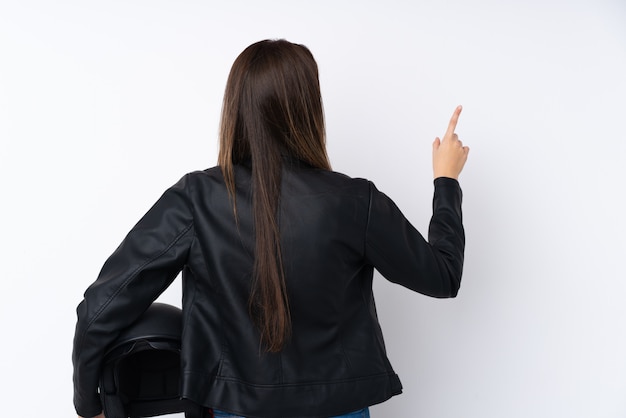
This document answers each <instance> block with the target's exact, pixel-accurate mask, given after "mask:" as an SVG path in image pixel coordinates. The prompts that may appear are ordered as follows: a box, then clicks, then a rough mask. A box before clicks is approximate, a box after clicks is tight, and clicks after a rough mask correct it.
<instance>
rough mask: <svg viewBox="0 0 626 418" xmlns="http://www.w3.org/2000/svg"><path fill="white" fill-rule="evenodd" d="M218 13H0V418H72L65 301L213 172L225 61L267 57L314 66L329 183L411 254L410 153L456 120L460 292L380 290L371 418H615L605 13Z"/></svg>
mask: <svg viewBox="0 0 626 418" xmlns="http://www.w3.org/2000/svg"><path fill="white" fill-rule="evenodd" d="M222 3H223V4H218V2H217V1H214V2H210V1H204V2H202V1H155V0H151V1H106V2H85V1H79V0H68V1H59V2H48V1H43V0H41V1H31V0H26V1H24V0H15V1H11V0H9V1H7V0H5V1H3V2H2V3H0V139H1V141H2V147H1V149H0V170H1V172H0V174H1V175H0V182H1V183H0V191H1V193H2V205H1V207H2V209H1V210H2V216H1V217H0V227H1V231H2V248H1V251H0V254H1V263H2V264H1V266H2V278H1V279H0V297H1V298H2V303H1V304H0V321H1V324H0V325H1V327H0V329H1V330H2V344H1V346H2V347H1V348H0V350H2V355H1V356H0V376H2V379H1V380H0V385H1V386H2V387H1V390H0V393H2V400H3V402H2V406H1V408H2V412H0V413H1V415H2V416H35V415H40V414H46V415H49V416H54V417H62V416H72V415H73V407H72V403H71V396H72V392H71V390H72V387H71V361H70V353H71V340H72V336H73V327H74V321H75V316H74V309H75V306H76V304H77V303H78V302H79V301H80V299H81V295H82V292H83V291H84V289H85V288H86V286H87V285H88V284H89V283H91V282H92V281H93V280H94V279H95V277H96V275H97V273H98V271H99V269H100V267H101V265H102V263H103V262H104V260H105V258H106V257H107V256H108V255H109V254H110V252H111V251H112V250H113V249H114V248H115V247H116V246H117V244H118V243H119V241H120V240H121V239H122V237H123V236H124V234H125V233H126V232H127V230H128V229H129V228H130V227H131V226H132V225H133V224H134V223H135V222H136V221H137V220H138V218H139V217H140V216H141V215H142V214H143V213H144V212H145V211H146V210H147V209H148V207H149V206H150V205H151V204H152V203H153V202H154V201H155V200H156V198H158V196H159V195H160V194H161V192H162V191H163V190H164V189H165V188H166V187H168V186H170V185H171V184H173V183H174V182H175V181H176V180H177V179H178V178H179V177H181V176H182V175H183V174H184V173H185V172H187V171H191V170H195V169H200V168H205V167H208V166H212V165H214V163H215V160H216V152H217V142H216V136H217V135H216V134H217V123H218V117H219V109H220V103H221V96H222V92H223V88H224V84H225V81H226V75H227V72H228V70H229V68H230V65H231V64H232V61H233V60H234V58H235V57H236V56H237V55H238V53H239V52H240V51H241V50H243V48H244V47H246V46H247V45H248V44H250V43H252V42H255V41H257V40H260V39H264V38H276V37H284V38H287V39H289V40H292V41H296V42H300V43H304V44H306V45H308V46H309V47H310V48H311V50H312V51H313V53H314V55H315V56H316V58H317V60H318V63H319V66H320V71H321V82H322V88H323V94H324V101H325V109H326V115H327V124H328V146H329V152H330V155H331V160H332V163H333V165H334V168H335V169H336V170H338V171H343V172H346V173H347V174H350V175H353V176H362V177H367V178H370V179H372V180H374V181H375V182H376V184H377V185H378V187H379V188H381V189H382V190H384V191H386V192H387V194H389V195H390V196H391V197H392V198H393V199H394V200H395V201H396V202H397V203H398V205H399V206H400V207H401V208H402V209H403V210H404V212H405V213H406V215H407V216H408V217H409V219H411V221H412V222H413V223H414V224H415V225H416V226H417V227H418V228H419V229H421V230H422V231H424V232H426V227H427V224H428V219H429V215H430V200H431V193H432V186H431V170H430V145H431V142H432V140H433V138H434V137H435V136H437V135H441V134H442V133H443V131H444V130H445V127H446V124H447V121H448V118H449V116H450V114H451V112H452V110H453V109H454V107H455V106H456V105H457V104H463V105H464V112H463V114H462V117H461V121H460V124H459V128H458V133H459V135H460V137H461V139H462V140H463V141H464V142H465V143H466V144H468V145H470V147H471V149H472V150H471V153H470V159H469V162H468V164H467V166H466V169H465V171H464V173H463V174H462V177H461V183H462V187H463V189H464V193H465V202H464V211H465V212H464V214H465V224H466V232H467V253H466V257H467V258H466V268H465V275H464V281H463V285H462V289H461V292H460V295H459V297H458V298H457V299H455V300H434V299H429V298H426V297H424V296H420V295H416V294H412V293H410V292H408V291H406V290H405V289H402V288H399V287H397V286H394V285H391V284H388V283H387V282H385V281H384V279H382V278H380V277H379V280H378V281H377V282H376V291H377V301H378V305H379V306H378V307H379V314H380V317H381V322H382V325H383V329H384V331H385V336H386V341H387V346H388V351H389V354H390V357H391V359H392V363H393V364H394V366H395V367H396V370H397V371H398V373H399V374H400V376H401V379H402V381H403V383H404V388H405V393H404V394H403V395H402V396H399V397H395V398H393V399H392V400H390V401H389V402H387V403H385V404H383V405H380V406H376V407H374V408H373V409H372V412H373V416H374V417H428V418H448V417H476V418H479V417H480V418H490V417H494V418H496V417H498V418H499V417H555V416H558V417H624V416H626V395H625V394H626V325H624V323H625V319H626V304H625V303H623V302H622V301H621V298H622V297H623V294H624V292H625V291H626V284H625V279H626V274H625V273H624V258H625V257H626V238H625V237H626V226H625V221H624V213H626V208H625V204H624V197H623V195H624V191H625V186H624V180H625V179H626V178H625V177H626V176H625V175H624V169H623V166H624V160H625V159H626V146H625V142H626V138H625V137H624V126H623V125H624V123H623V122H624V120H626V118H625V117H624V114H625V111H626V105H625V103H626V81H625V80H626V77H625V76H624V75H625V74H626V4H625V3H624V2H623V1H622V0H613V1H611V0H593V1H592V0H589V1H571V0H569V1H565V0H563V1H558V0H527V1H519V2H515V1H511V0H509V1H495V0H476V1H460V0H455V1H446V2H443V1H435V0H429V1H417V0H416V1H399V0H396V1H391V0H387V1H385V2H381V1H380V2H370V1H358V2H357V1H343V2H342V1H320V0H316V1H298V2H295V1H276V0H267V1H264V2H257V1H245V2H244V1H239V2H236V1H232V2H222ZM178 286H179V283H178V282H176V283H175V288H172V289H170V290H168V292H167V293H166V294H165V295H164V296H163V299H164V300H166V301H169V302H171V303H174V304H178V299H179V297H180V289H178V288H177V287H178ZM25 408H26V410H27V411H24V409H25Z"/></svg>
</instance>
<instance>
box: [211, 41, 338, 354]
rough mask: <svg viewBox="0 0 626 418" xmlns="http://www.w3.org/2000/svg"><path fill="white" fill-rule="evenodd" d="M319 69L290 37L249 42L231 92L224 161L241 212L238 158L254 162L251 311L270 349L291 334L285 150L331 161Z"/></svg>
mask: <svg viewBox="0 0 626 418" xmlns="http://www.w3.org/2000/svg"><path fill="white" fill-rule="evenodd" d="M325 141H326V138H325V129H324V112H323V108H322V98H321V93H320V86H319V78H318V69H317V64H316V62H315V59H314V58H313V55H312V54H311V52H310V51H309V50H308V49H307V48H306V47H305V46H303V45H298V44H293V43H291V42H287V41H285V40H265V41H261V42H257V43H255V44H252V45H250V46H249V47H247V48H246V49H245V50H244V51H243V52H242V53H241V54H240V55H239V56H238V57H237V59H236V60H235V62H234V64H233V66H232V68H231V70H230V74H229V76H228V82H227V84H226V91H225V93H224V103H223V108H222V119H221V125H220V151H219V156H218V164H219V166H220V167H221V169H222V173H223V175H224V179H225V182H226V187H227V188H228V193H229V196H230V197H231V201H232V204H233V212H234V216H235V217H237V209H236V208H237V206H236V201H235V188H236V184H235V175H234V167H233V166H234V165H235V164H238V163H241V162H243V161H245V160H250V161H251V163H252V208H253V212H254V228H255V252H254V271H253V279H252V284H251V293H250V304H249V308H250V315H251V316H252V318H253V319H254V321H255V323H256V325H257V327H258V328H259V331H260V334H261V342H262V343H264V344H265V346H266V349H267V350H268V351H271V352H278V351H281V350H282V348H283V347H284V345H285V344H286V343H287V341H288V339H289V336H290V334H291V315H290V310H289V300H288V296H287V288H286V284H285V273H284V270H283V262H282V252H281V246H280V231H279V225H278V221H277V214H278V203H279V198H280V183H281V172H282V165H283V160H284V158H285V156H288V157H290V158H297V159H299V160H302V161H304V162H306V163H307V164H309V165H311V166H313V167H316V168H322V169H327V170H329V169H330V163H329V161H328V155H327V154H326V144H325Z"/></svg>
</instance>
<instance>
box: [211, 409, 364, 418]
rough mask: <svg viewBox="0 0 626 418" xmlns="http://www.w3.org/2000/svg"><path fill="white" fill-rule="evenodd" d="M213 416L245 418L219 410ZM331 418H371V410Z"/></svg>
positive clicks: (216, 417) (214, 411)
mask: <svg viewBox="0 0 626 418" xmlns="http://www.w3.org/2000/svg"><path fill="white" fill-rule="evenodd" d="M213 416H214V417H215V418H245V417H242V416H239V415H233V414H229V413H228V412H223V411H218V410H217V409H214V410H213ZM330 418H370V410H369V408H364V409H361V410H360V411H354V412H350V413H349V414H343V415H336V416H334V417H330Z"/></svg>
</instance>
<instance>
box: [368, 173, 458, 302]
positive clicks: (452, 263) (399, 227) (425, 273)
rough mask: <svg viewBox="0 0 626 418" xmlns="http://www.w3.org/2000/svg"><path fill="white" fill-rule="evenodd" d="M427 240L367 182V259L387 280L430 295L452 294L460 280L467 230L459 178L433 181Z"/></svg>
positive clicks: (385, 197) (452, 295)
mask: <svg viewBox="0 0 626 418" xmlns="http://www.w3.org/2000/svg"><path fill="white" fill-rule="evenodd" d="M434 185H435V193H434V197H433V216H432V218H431V220H430V226H429V230H428V241H426V240H425V239H424V238H423V236H422V235H421V234H420V233H419V232H418V231H417V230H416V229H415V228H414V227H413V225H411V224H410V223H409V221H408V220H407V219H406V218H405V217H404V215H403V214H402V212H401V211H400V210H399V209H398V207H397V206H396V205H395V204H394V203H393V201H392V200H391V199H389V198H388V197H387V196H385V195H384V194H383V193H381V192H380V191H378V190H377V189H376V187H375V186H374V185H373V184H372V183H370V203H369V215H368V225H367V231H366V248H365V254H366V259H367V260H368V261H369V262H370V263H371V264H372V265H373V266H374V267H375V268H376V269H377V270H378V271H379V272H380V273H381V274H382V275H383V276H384V277H385V278H386V279H387V280H389V281H391V282H394V283H398V284H400V285H402V286H405V287H407V288H409V289H411V290H414V291H416V292H419V293H423V294H425V295H428V296H434V297H441V298H444V297H455V296H456V295H457V292H458V290H459V287H460V285H461V275H462V272H463V252H464V249H465V233H464V230H463V219H462V214H461V200H462V193H461V188H460V186H459V183H458V181H456V180H454V179H450V178H445V177H441V178H437V179H435V181H434Z"/></svg>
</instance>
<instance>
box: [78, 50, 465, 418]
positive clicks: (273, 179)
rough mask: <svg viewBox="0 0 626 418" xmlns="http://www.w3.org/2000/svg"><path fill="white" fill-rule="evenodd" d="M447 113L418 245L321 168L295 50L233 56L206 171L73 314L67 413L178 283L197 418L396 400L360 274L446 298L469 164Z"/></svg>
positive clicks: (302, 66)
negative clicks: (113, 349) (131, 329)
mask: <svg viewBox="0 0 626 418" xmlns="http://www.w3.org/2000/svg"><path fill="white" fill-rule="evenodd" d="M460 112H461V108H460V107H458V108H457V109H456V110H455V112H454V114H453V116H452V119H451V121H450V125H449V126H448V130H447V132H446V134H445V135H444V137H443V139H442V140H439V138H437V139H435V142H434V143H433V170H434V176H435V181H434V183H435V193H434V202H433V217H432V220H431V223H430V228H429V236H428V242H427V241H426V240H424V238H423V237H422V236H421V235H420V233H419V232H418V231H417V230H415V229H414V228H413V227H412V226H411V224H410V223H409V222H408V221H407V220H406V218H405V217H404V216H403V215H402V213H401V212H400V210H399V209H398V208H397V207H396V206H395V204H394V203H393V202H392V201H391V200H390V199H389V198H388V197H387V196H385V195H384V194H383V193H381V192H379V191H378V190H377V189H376V187H375V186H374V185H373V184H372V183H371V182H368V181H367V180H363V179H352V178H349V177H347V176H344V175H342V174H339V173H335V172H332V171H330V164H329V162H328V157H327V155H326V149H325V133H324V118H323V110H322V102H321V96H320V88H319V81H318V72H317V65H316V63H315V60H314V59H313V56H312V55H311V53H310V52H309V50H308V49H307V48H306V47H304V46H302V45H296V44H292V43H289V42H287V41H284V40H278V41H262V42H258V43H256V44H253V45H251V46H249V47H248V48H246V49H245V50H244V51H243V52H242V53H241V55H240V56H239V57H238V58H237V59H236V60H235V62H234V64H233V67H232V70H231V72H230V75H229V78H228V82H227V85H226V92H225V95H224V105H223V112H222V120H221V132H220V153H219V165H218V166H217V167H214V168H211V169H208V170H205V171H201V172H194V173H190V174H187V175H186V176H184V177H183V178H182V179H181V180H180V181H179V182H178V183H177V184H176V185H174V186H173V187H171V188H170V189H168V190H167V191H166V192H165V193H164V194H163V196H162V197H161V198H160V199H159V201H157V203H156V204H155V205H154V206H153V207H152V208H151V209H150V210H149V211H148V213H147V214H146V215H145V216H144V217H143V218H142V219H141V220H140V221H139V223H138V224H137V225H136V226H135V227H134V228H133V229H132V230H131V231H130V233H129V234H128V236H127V237H126V238H125V239H124V241H123V242H122V244H121V245H120V246H119V247H118V248H117V249H116V250H115V252H114V253H113V254H112V255H111V257H110V258H109V259H108V260H107V262H106V263H105V264H104V267H103V269H102V271H101V273H100V275H99V277H98V279H97V280H96V281H95V283H93V284H92V285H91V286H90V287H89V288H88V289H87V291H86V292H85V298H84V300H83V301H82V302H81V304H80V305H79V306H78V309H77V312H78V324H77V327H76V334H75V338H74V353H73V361H74V387H75V395H74V402H75V407H76V410H77V412H78V414H79V416H94V415H97V414H100V413H101V410H102V409H101V405H100V402H99V398H98V393H97V385H98V371H99V367H100V364H101V361H102V356H103V353H104V350H105V349H106V347H107V345H109V344H110V343H111V342H112V341H113V340H114V339H115V338H116V336H117V334H118V333H119V330H121V329H123V328H125V327H127V326H128V325H130V324H131V323H132V322H133V321H134V320H136V318H138V317H139V316H140V315H141V314H142V312H144V311H145V310H146V309H147V307H148V306H150V304H151V303H152V302H153V301H154V300H155V298H157V296H158V295H159V294H160V293H161V292H162V291H163V290H164V289H165V288H166V287H167V286H168V285H169V284H170V283H171V282H172V280H174V278H175V277H176V276H177V274H178V273H179V272H180V271H182V272H183V302H182V304H183V312H184V330H183V337H182V339H183V342H182V353H181V356H182V376H181V381H182V383H181V386H182V388H181V390H182V396H183V397H184V398H187V399H190V400H192V401H194V402H195V403H198V404H200V405H203V406H206V408H207V414H210V413H213V414H215V416H230V415H228V414H234V416H245V417H333V416H369V414H368V409H367V408H368V406H370V405H373V404H376V403H380V402H383V401H385V400H387V399H388V398H390V397H391V396H393V395H397V394H399V393H401V389H402V387H401V384H400V380H399V379H398V376H397V375H396V373H395V372H394V371H393V369H392V367H391V365H390V363H389V360H388V359H387V356H386V352H385V347H384V343H383V337H382V333H381V329H380V326H379V323H378V319H377V316H376V309H375V305H374V299H373V295H372V277H373V271H374V268H375V269H377V270H378V271H380V273H381V274H382V275H383V276H384V277H386V278H387V279H388V280H390V281H392V282H395V283H399V284H401V285H403V286H405V287H407V288H409V289H411V290H414V291H417V292H420V293H423V294H426V295H430V296H434V297H454V296H455V295H456V293H457V291H458V289H459V285H460V280H461V273H462V266H463V250H464V232H463V225H462V219H461V190H460V188H459V184H458V181H457V178H458V175H459V174H460V172H461V170H462V168H463V166H464V164H465V161H466V159H467V155H468V152H469V150H468V148H467V147H464V146H463V145H462V144H461V142H460V141H459V140H458V138H457V136H456V134H455V133H454V130H455V127H456V124H457V120H458V117H459V114H460ZM224 411H228V412H227V413H226V412H224ZM220 414H222V415H220ZM342 414H344V415H342ZM345 414H348V415H345ZM101 416H102V415H101ZM207 416H210V415H207ZM110 418H114V417H110Z"/></svg>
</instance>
